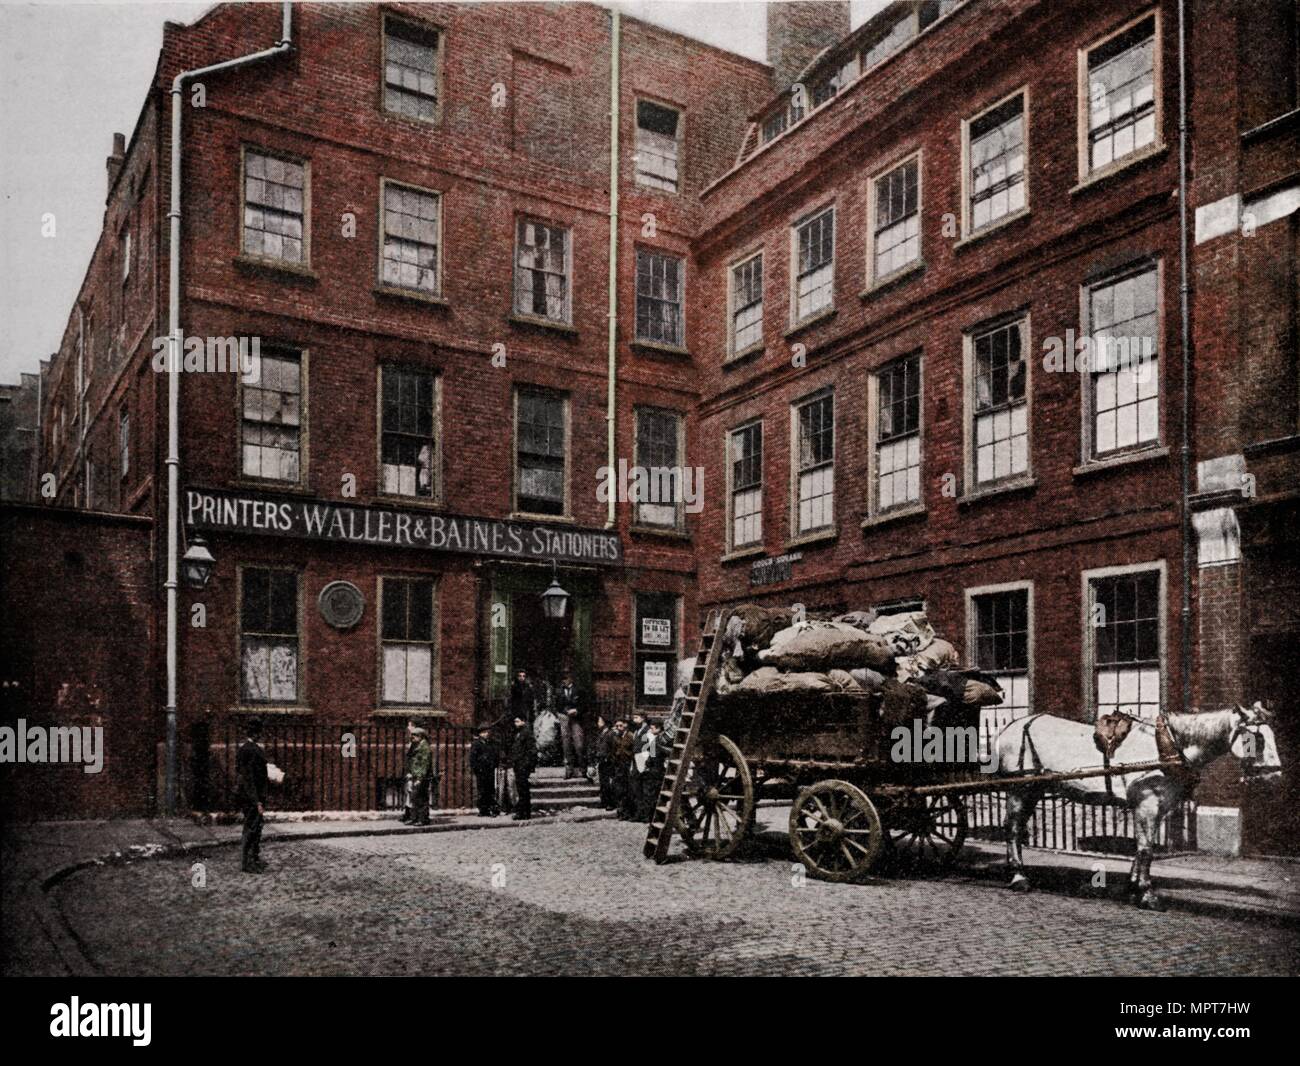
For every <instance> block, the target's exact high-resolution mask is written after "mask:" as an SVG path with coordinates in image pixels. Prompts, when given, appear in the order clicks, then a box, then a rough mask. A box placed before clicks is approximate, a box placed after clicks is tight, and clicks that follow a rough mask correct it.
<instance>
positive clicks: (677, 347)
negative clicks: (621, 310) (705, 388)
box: [632, 244, 686, 352]
mask: <svg viewBox="0 0 1300 1066" xmlns="http://www.w3.org/2000/svg"><path fill="white" fill-rule="evenodd" d="M642 254H644V255H650V256H658V257H659V258H661V259H670V260H672V261H673V262H675V263H676V264H677V297H678V299H677V307H678V321H679V323H680V325H681V336H680V337H679V338H678V340H677V342H676V343H674V342H672V341H665V340H655V339H653V338H650V337H642V336H641V334H640V329H641V315H640V306H639V305H640V302H641V292H640V279H641V256H642ZM632 265H633V271H632V343H634V344H642V345H649V346H650V347H652V348H666V349H668V350H670V351H675V352H677V351H681V352H684V351H685V350H686V256H685V255H682V254H681V253H679V252H673V251H669V250H668V249H667V248H652V247H650V246H649V245H641V244H639V245H637V246H636V247H635V249H634V255H633V257H632ZM647 299H657V298H656V297H647ZM663 302H665V303H666V302H667V301H663Z"/></svg>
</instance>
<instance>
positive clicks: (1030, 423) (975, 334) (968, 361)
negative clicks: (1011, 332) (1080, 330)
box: [962, 310, 1034, 496]
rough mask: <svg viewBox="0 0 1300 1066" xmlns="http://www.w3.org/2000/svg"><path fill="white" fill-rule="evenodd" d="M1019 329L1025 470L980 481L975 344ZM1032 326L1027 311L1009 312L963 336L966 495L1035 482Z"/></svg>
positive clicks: (979, 325) (963, 426) (991, 319)
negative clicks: (1010, 328) (999, 332)
mask: <svg viewBox="0 0 1300 1066" xmlns="http://www.w3.org/2000/svg"><path fill="white" fill-rule="evenodd" d="M1013 325H1019V327H1020V355H1021V359H1022V360H1023V361H1024V364H1025V397H1024V407H1025V469H1024V470H1023V471H1022V472H1021V473H1017V474H1010V475H1008V476H1007V477H1002V478H997V477H994V478H991V479H989V480H988V481H980V480H979V462H978V449H977V447H976V442H975V422H976V411H975V370H976V365H975V341H976V340H977V338H979V337H982V336H985V335H986V334H988V333H992V332H994V331H996V330H1000V329H1004V328H1006V327H1007V326H1013ZM1033 351H1034V347H1033V323H1032V320H1031V315H1030V312H1029V311H1028V310H1021V311H1012V312H1010V313H1008V314H1005V315H998V316H997V317H995V318H989V319H985V320H984V321H983V322H980V323H978V324H977V325H975V326H972V327H971V328H970V329H968V330H966V331H965V332H964V333H963V334H962V381H963V382H964V383H965V387H964V389H963V390H962V391H963V393H964V395H965V402H964V403H963V405H962V439H963V440H964V441H965V445H964V447H963V449H962V452H963V455H964V467H965V469H964V472H963V479H962V484H963V486H965V494H966V495H967V496H974V495H978V494H980V493H983V492H996V491H999V490H1001V489H1010V488H1015V487H1017V486H1018V485H1022V484H1024V483H1026V482H1030V481H1033V479H1034V398H1033V397H1034V369H1033V363H1034V359H1033Z"/></svg>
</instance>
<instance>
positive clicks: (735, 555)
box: [718, 544, 767, 563]
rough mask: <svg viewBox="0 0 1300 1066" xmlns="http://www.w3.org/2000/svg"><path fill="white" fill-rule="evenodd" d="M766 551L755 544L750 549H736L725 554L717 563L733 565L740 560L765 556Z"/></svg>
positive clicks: (761, 546)
mask: <svg viewBox="0 0 1300 1066" xmlns="http://www.w3.org/2000/svg"><path fill="white" fill-rule="evenodd" d="M766 554H767V549H766V548H765V547H764V546H763V545H761V544H755V545H754V546H753V547H752V548H737V549H736V550H735V551H733V552H727V554H726V555H724V556H722V557H721V558H720V559H719V560H718V562H720V563H734V562H737V561H738V560H740V559H755V558H758V557H759V556H761V555H766Z"/></svg>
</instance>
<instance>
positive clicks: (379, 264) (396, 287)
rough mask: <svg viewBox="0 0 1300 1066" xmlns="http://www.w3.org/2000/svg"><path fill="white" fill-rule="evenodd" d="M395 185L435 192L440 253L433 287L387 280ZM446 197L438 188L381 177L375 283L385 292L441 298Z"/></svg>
mask: <svg viewBox="0 0 1300 1066" xmlns="http://www.w3.org/2000/svg"><path fill="white" fill-rule="evenodd" d="M390 185H391V186H392V187H393V188H395V189H404V190H406V191H407V192H413V193H418V194H420V195H421V196H432V197H433V199H434V201H435V202H436V203H437V205H438V219H437V222H438V238H437V239H438V254H437V257H436V259H435V262H434V267H433V270H434V287H433V290H432V291H430V290H428V289H421V288H418V287H415V286H406V285H400V284H396V283H394V282H391V281H385V280H384V236H385V234H384V216H385V214H386V213H387V210H388V209H387V204H386V202H385V201H386V200H387V194H388V187H389V186H390ZM446 207H447V203H446V198H445V197H444V196H443V194H442V193H441V192H440V191H439V190H438V189H426V188H423V187H422V186H419V185H412V184H411V183H410V182H409V181H394V180H393V179H392V178H380V179H379V217H378V225H377V226H376V227H375V228H376V239H377V248H376V261H375V286H376V287H377V288H379V289H382V290H383V291H384V292H388V293H395V294H397V295H400V296H409V297H411V298H413V299H416V300H420V299H424V300H434V301H440V300H441V299H442V292H443V282H444V280H445V279H444V277H443V271H442V262H443V218H444V217H445V216H446Z"/></svg>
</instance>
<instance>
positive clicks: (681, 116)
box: [632, 96, 686, 196]
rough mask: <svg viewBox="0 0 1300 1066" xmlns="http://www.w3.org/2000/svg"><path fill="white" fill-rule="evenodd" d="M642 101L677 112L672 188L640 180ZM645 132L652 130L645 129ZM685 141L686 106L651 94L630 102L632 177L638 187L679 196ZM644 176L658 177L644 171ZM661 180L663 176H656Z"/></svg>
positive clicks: (637, 97)
mask: <svg viewBox="0 0 1300 1066" xmlns="http://www.w3.org/2000/svg"><path fill="white" fill-rule="evenodd" d="M642 103H647V104H652V105H653V106H655V107H661V108H663V109H664V110H665V111H673V112H676V114H677V134H676V136H675V137H674V138H673V141H674V151H673V162H674V163H675V164H676V165H677V181H676V184H675V185H674V187H673V188H671V189H665V188H663V186H662V185H656V184H654V182H651V181H643V180H642V170H641V105H642ZM646 132H647V133H650V132H652V131H650V130H647V131H646ZM685 143H686V108H684V107H682V106H681V105H680V104H670V103H668V102H666V101H664V100H657V99H655V98H654V97H651V96H636V97H634V98H633V103H632V177H633V181H634V182H635V183H636V185H637V187H638V188H641V189H649V190H650V191H652V192H657V193H663V194H664V195H666V196H680V195H681V192H682V185H683V175H684V170H685V167H684V166H683V164H684V162H685V160H684V156H685V153H684V152H683V151H682V148H683V146H684V145H685ZM646 177H654V178H658V176H657V175H652V174H649V172H646ZM658 180H659V181H663V180H664V179H663V178H658Z"/></svg>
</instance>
